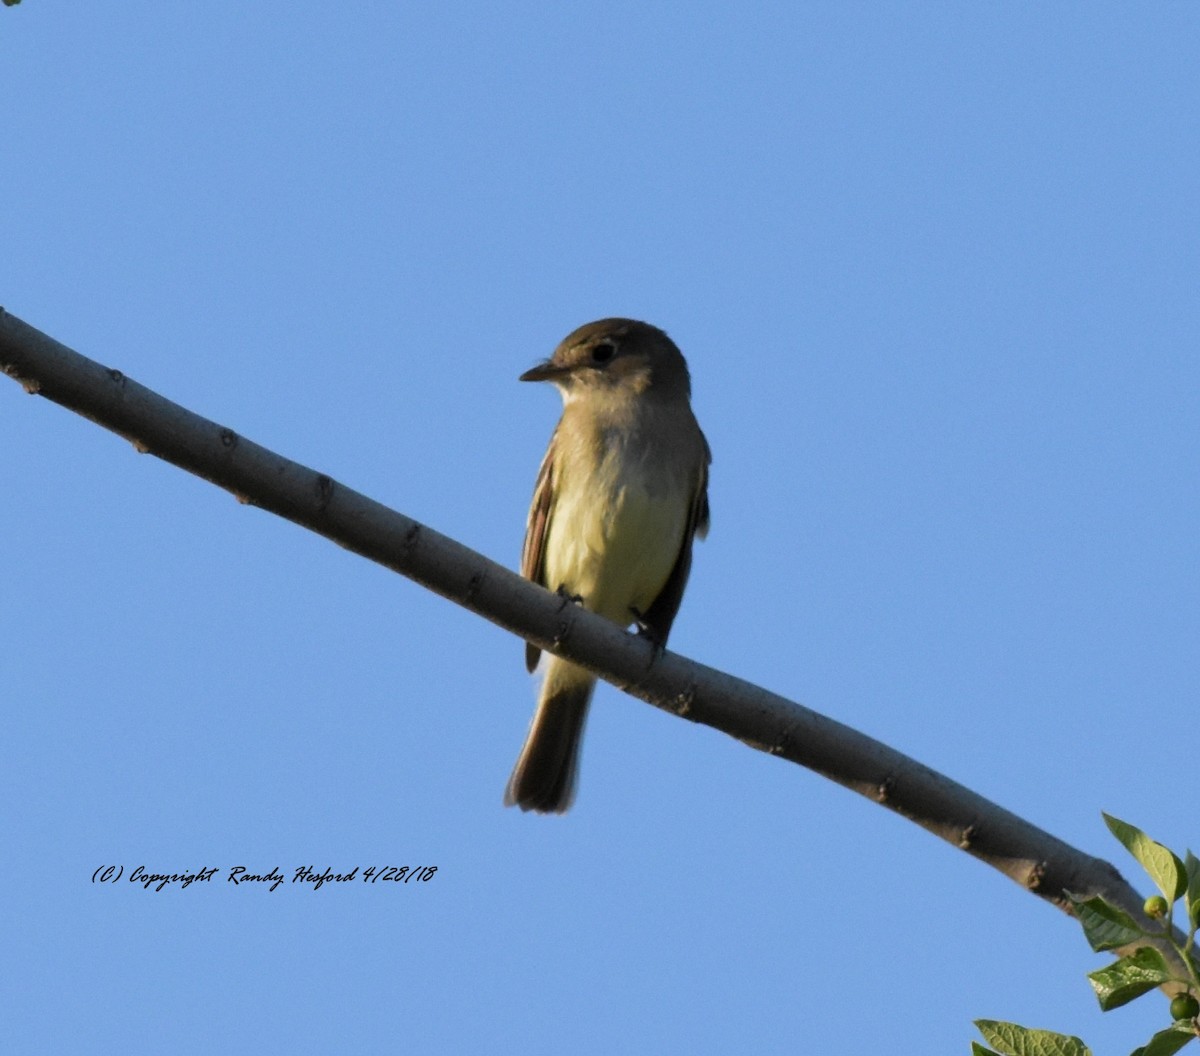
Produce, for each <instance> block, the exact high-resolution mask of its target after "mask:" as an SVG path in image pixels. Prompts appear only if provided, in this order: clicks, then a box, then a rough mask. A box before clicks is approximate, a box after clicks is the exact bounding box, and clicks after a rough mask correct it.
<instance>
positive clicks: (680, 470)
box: [504, 319, 712, 814]
mask: <svg viewBox="0 0 1200 1056" xmlns="http://www.w3.org/2000/svg"><path fill="white" fill-rule="evenodd" d="M520 380H521V381H549V382H552V383H553V384H554V385H555V386H557V388H558V390H559V392H560V393H561V394H562V398H563V414H562V418H561V419H560V420H559V423H558V427H557V428H556V429H555V430H554V435H553V436H552V437H551V438H550V447H549V448H548V449H547V451H546V457H545V458H543V459H542V466H541V469H540V470H539V471H538V478H537V485H536V486H535V488H534V493H533V505H532V506H531V507H530V510H529V522H528V524H527V526H526V529H525V547H524V550H523V552H522V555H521V574H522V575H523V576H525V577H526V578H527V579H531V580H533V582H535V583H540V584H541V585H542V586H544V587H547V588H548V589H550V590H556V591H558V592H559V593H561V594H563V595H564V596H567V597H570V598H571V599H573V600H575V601H577V602H578V603H579V604H581V605H582V606H583V607H584V608H585V609H588V610H589V611H591V612H595V613H599V614H600V615H601V616H603V617H605V618H606V619H609V620H612V622H613V623H615V624H618V625H619V626H621V627H628V626H629V625H630V624H631V623H636V624H637V625H638V630H639V633H641V634H644V635H646V636H648V637H649V638H650V639H651V640H652V641H653V642H654V643H655V644H656V645H657V646H658V647H660V648H661V647H662V646H664V645H665V644H666V641H667V635H668V634H669V633H670V631H671V624H672V622H673V621H674V619H675V614H676V613H677V612H678V611H679V602H680V600H681V599H682V597H683V588H684V586H685V585H686V583H687V578H688V571H689V569H690V568H691V563H692V539H693V538H694V537H695V536H696V535H699V536H700V537H701V538H703V537H704V535H705V534H706V533H707V531H708V466H709V463H710V462H711V461H712V456H711V455H710V453H709V449H708V442H707V441H706V440H705V439H704V434H703V433H702V432H701V431H700V426H699V425H698V424H697V423H696V418H695V416H694V415H693V414H692V407H691V379H690V378H689V376H688V369H687V363H686V361H685V360H684V358H683V353H681V352H680V351H679V349H678V348H677V347H676V346H675V342H673V341H672V340H671V339H670V338H669V337H667V335H666V334H665V333H663V332H662V331H661V330H659V329H657V328H656V327H653V326H650V325H649V324H648V323H639V322H636V321H635V320H633V319H601V320H599V321H598V322H595V323H588V324H587V325H586V326H581V327H580V328H579V329H578V330H576V331H575V332H574V333H572V334H569V335H568V336H567V337H566V338H565V339H564V340H563V342H562V344H560V345H559V346H558V348H556V349H555V350H554V354H553V355H552V356H551V357H550V358H549V359H548V360H546V361H545V362H544V363H542V364H540V365H538V366H536V367H534V368H533V369H532V370H527V371H526V372H525V373H524V374H522V375H521V379H520ZM539 653H540V650H539V649H538V648H537V647H536V646H534V645H528V644H527V645H526V647H525V664H526V667H528V669H529V670H530V671H533V669H534V668H535V667H536V666H537V663H538V656H539ZM595 685H596V677H595V676H594V675H592V674H591V673H590V672H588V671H586V670H584V669H583V668H581V667H576V666H575V665H574V664H572V663H570V662H569V661H567V660H563V659H560V658H559V657H556V656H550V657H548V658H547V663H546V671H545V679H544V681H543V683H542V688H541V694H540V696H539V698H538V705H537V711H536V712H535V713H534V716H533V722H532V724H531V725H530V728H529V735H528V737H527V738H526V740H525V747H524V748H523V749H522V750H521V755H520V758H519V759H517V765H516V767H515V768H514V769H513V772H512V777H511V778H509V782H508V789H507V791H506V792H505V795H504V802H505V804H506V805H508V806H512V805H514V804H515V805H516V806H518V807H520V808H521V809H522V810H533V811H537V812H539V813H558V814H561V813H562V812H563V811H565V810H566V809H567V808H568V807H569V806H570V805H571V800H572V798H573V796H574V793H575V774H576V770H577V769H578V765H579V744H580V740H581V738H582V737H583V727H584V721H585V720H586V719H587V712H588V704H589V702H590V701H591V699H592V690H593V689H594V688H595Z"/></svg>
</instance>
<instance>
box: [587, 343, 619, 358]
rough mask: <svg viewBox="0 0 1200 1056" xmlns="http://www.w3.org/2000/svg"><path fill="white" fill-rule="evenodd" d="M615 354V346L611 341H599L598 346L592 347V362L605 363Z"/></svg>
mask: <svg viewBox="0 0 1200 1056" xmlns="http://www.w3.org/2000/svg"><path fill="white" fill-rule="evenodd" d="M616 354H617V346H616V345H614V344H613V343H612V342H611V341H601V342H600V343H599V344H598V345H593V346H592V362H593V363H607V362H608V361H609V360H610V359H612V358H613V356H615V355H616Z"/></svg>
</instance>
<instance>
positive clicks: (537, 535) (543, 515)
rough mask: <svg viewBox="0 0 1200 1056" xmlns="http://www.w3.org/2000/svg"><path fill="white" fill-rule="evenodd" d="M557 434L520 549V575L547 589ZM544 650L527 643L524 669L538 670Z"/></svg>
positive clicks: (545, 459)
mask: <svg viewBox="0 0 1200 1056" xmlns="http://www.w3.org/2000/svg"><path fill="white" fill-rule="evenodd" d="M557 437H558V430H557V429H556V430H555V432H554V436H552V437H551V438H550V446H549V447H547V448H546V454H545V456H544V457H543V458H542V464H541V466H540V467H539V468H538V475H537V483H536V484H535V485H534V486H533V502H532V504H531V505H530V507H529V519H528V520H527V521H526V522H525V544H524V546H522V547H521V575H523V576H524V577H525V578H526V579H528V580H531V581H532V582H534V583H537V584H539V585H541V586H543V587H544V586H545V585H546V580H545V575H544V567H543V566H544V563H545V556H546V529H547V528H548V527H549V524H550V504H551V499H552V497H553V494H554V479H553V478H554V442H555V440H556V439H557ZM539 656H541V650H540V649H539V648H538V647H537V646H536V645H531V644H530V643H529V642H526V643H525V667H526V669H527V670H529V671H532V670H533V669H534V668H535V667H537V663H538V657H539Z"/></svg>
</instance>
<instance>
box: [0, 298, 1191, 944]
mask: <svg viewBox="0 0 1200 1056" xmlns="http://www.w3.org/2000/svg"><path fill="white" fill-rule="evenodd" d="M0 368H2V369H3V371H4V373H5V374H7V375H8V376H10V377H12V378H13V379H15V380H16V381H18V382H20V383H21V384H22V385H23V386H24V387H25V389H26V391H27V392H30V393H36V394H37V395H40V396H44V397H45V398H46V399H48V400H51V401H53V402H54V403H58V404H61V405H62V406H64V407H67V408H69V409H70V410H73V411H75V412H77V413H79V414H81V415H83V416H85V417H87V418H90V419H91V420H92V421H94V422H96V423H98V424H99V425H102V426H104V427H105V428H106V429H110V430H112V431H113V432H115V433H118V434H119V435H121V436H124V437H126V438H127V439H128V440H130V441H131V442H132V443H133V445H134V447H136V448H137V449H138V450H139V451H144V452H149V453H151V454H154V455H157V456H158V457H159V458H162V459H165V460H166V461H168V462H171V463H173V464H174V465H177V466H179V467H180V468H181V469H186V470H187V471H188V472H189V473H194V474H196V475H197V476H200V477H203V478H204V479H205V480H208V481H211V482H212V483H214V484H217V485H219V486H220V487H222V488H225V489H226V490H228V491H230V492H232V493H233V494H234V495H235V496H237V498H238V499H239V500H240V501H241V502H244V503H249V504H251V505H254V506H259V507H261V508H262V509H264V510H270V511H271V512H272V513H276V514H278V515H279V516H280V517H285V518H287V519H288V520H290V521H293V522H295V523H296V524H300V525H303V526H304V527H305V528H308V529H310V530H312V531H314V532H317V533H319V534H321V535H323V536H325V537H327V538H329V539H332V540H333V541H334V542H336V543H338V544H339V545H341V546H344V547H345V548H346V549H348V550H353V551H354V552H355V553H358V554H361V555H362V556H363V557H366V558H369V559H370V560H372V561H375V562H378V563H379V564H381V565H384V566H385V567H387V568H390V569H392V570H393V571H395V572H399V573H400V574H401V575H404V576H407V577H408V578H410V579H413V580H416V582H418V583H420V584H421V585H422V586H425V587H428V588H429V589H430V590H433V591H435V592H436V593H438V594H441V595H442V596H443V597H446V598H449V599H450V600H451V601H453V602H455V603H456V604H458V605H461V606H463V607H464V608H467V609H470V610H471V611H472V612H475V613H478V614H479V615H481V616H484V617H485V618H487V619H489V620H491V621H492V622H493V623H495V624H498V625H499V626H500V627H503V628H504V629H505V630H507V631H511V632H512V633H513V634H515V635H517V636H519V637H520V638H522V639H525V640H526V641H530V642H533V643H534V644H535V645H537V646H539V647H540V648H542V649H546V650H549V651H550V652H554V653H557V654H559V655H561V656H565V657H567V658H568V659H570V660H572V661H574V662H576V663H578V664H581V665H582V666H584V667H586V668H588V669H590V670H592V671H594V672H595V673H596V674H598V675H599V676H600V677H602V678H604V679H606V680H608V681H609V682H611V683H613V685H615V686H617V687H618V688H620V689H622V690H624V691H625V692H627V693H630V694H632V695H633V696H636V697H639V698H640V699H642V700H644V701H647V702H649V703H651V704H654V705H655V706H656V707H659V708H662V709H663V710H665V711H669V712H671V713H672V714H675V715H678V716H680V717H681V718H687V719H690V720H692V721H693V722H700V723H703V724H704V725H706V726H711V727H712V728H713V729H717V730H720V731H722V732H723V733H727V734H729V735H730V736H731V737H736V738H738V739H739V740H741V741H743V742H744V743H746V744H748V745H750V746H751V747H753V748H757V749H759V750H760V751H765V752H767V753H768V754H770V755H777V756H779V757H781V758H783V759H787V760H789V761H790V762H793V763H799V764H800V765H801V766H805V767H808V768H809V769H811V770H815V771H816V772H817V773H819V774H823V775H824V776H825V777H828V778H830V779H831V780H833V781H836V782H838V784H841V785H844V786H846V787H847V788H850V789H853V790H854V791H855V792H858V793H859V794H860V795H863V796H866V797H867V798H868V799H871V800H873V801H875V802H876V803H879V804H881V805H883V806H885V807H888V808H889V809H891V810H893V811H895V812H896V813H897V814H901V815H903V816H904V817H906V818H908V819H909V820H910V821H914V822H916V823H917V824H918V825H920V826H921V827H922V828H925V829H928V830H929V831H930V832H932V833H934V834H935V835H937V836H940V837H941V838H942V839H944V840H946V841H948V842H949V843H952V844H953V845H954V846H956V847H958V848H960V849H961V850H964V851H966V852H967V853H969V854H972V855H974V856H975V857H976V858H978V859H980V860H981V861H983V862H986V863H987V864H988V865H990V866H992V867H993V868H995V869H998V870H1000V872H1002V873H1004V875H1005V876H1007V877H1009V878H1010V879H1012V880H1014V881H1016V882H1017V883H1018V884H1020V885H1021V886H1022V887H1024V888H1026V889H1027V890H1029V891H1031V892H1033V893H1034V894H1035V895H1037V896H1038V897H1040V898H1043V899H1046V900H1047V901H1049V902H1051V903H1052V904H1054V905H1056V906H1057V907H1058V908H1059V909H1063V910H1065V911H1067V912H1070V903H1069V900H1068V899H1067V897H1066V892H1068V891H1070V892H1072V893H1074V894H1077V895H1081V896H1084V897H1090V896H1092V895H1101V896H1103V897H1104V898H1105V899H1107V900H1108V901H1109V902H1111V903H1113V904H1115V905H1118V906H1120V907H1122V908H1123V909H1125V910H1126V911H1127V912H1128V913H1130V914H1132V915H1133V916H1134V918H1135V919H1138V920H1145V918H1144V917H1143V916H1142V912H1141V911H1142V898H1141V896H1140V895H1139V894H1138V893H1137V891H1135V890H1134V889H1133V888H1132V887H1131V886H1130V885H1129V884H1128V883H1127V882H1126V881H1125V880H1124V879H1123V878H1122V876H1121V875H1120V873H1118V871H1117V870H1116V868H1115V867H1114V866H1112V865H1111V864H1109V863H1108V862H1106V861H1103V860H1101V859H1098V858H1094V857H1092V856H1091V855H1088V854H1085V853H1083V852H1082V851H1079V850H1077V849H1075V848H1074V847H1071V846H1070V845H1068V844H1066V843H1064V842H1063V841H1061V840H1059V839H1057V838H1055V837H1054V836H1051V835H1050V834H1049V833H1047V832H1044V831H1043V830H1041V829H1039V828H1037V827H1036V826H1034V825H1031V824H1030V823H1028V822H1027V821H1024V820H1023V819H1021V818H1019V817H1017V816H1016V815H1015V814H1012V813H1010V812H1009V811H1007V810H1004V809H1003V808H1002V807H999V806H997V805H996V804H994V803H992V802H990V801H989V800H986V799H984V798H983V797H982V796H980V795H977V794H976V793H974V792H972V791H971V790H970V789H967V788H964V787H963V786H962V785H960V784H957V783H956V782H954V781H952V780H950V779H949V778H948V777H945V776H944V775H942V774H939V773H937V772H936V771H934V770H931V769H930V768H929V767H927V766H923V765H922V764H921V763H919V762H917V761H916V760H914V759H910V758H909V757H908V756H905V755H903V754H901V753H900V752H897V751H894V750H893V749H891V748H889V747H888V746H887V745H884V744H881V743H880V742H879V741H876V740H873V739H872V738H870V737H867V736H866V735H865V734H862V733H859V732H858V731H856V730H853V729H851V728H850V727H848V726H844V725H842V724H841V723H839V722H835V721H834V720H833V719H829V718H826V717H825V716H823V715H820V714H818V713H817V712H814V711H812V710H810V709H808V708H806V707H804V706H802V705H800V704H796V703H793V702H792V701H789V700H786V699H784V698H783V697H780V696H778V695H776V694H774V693H770V692H768V691H767V690H764V689H761V688H759V687H758V686H755V685H752V684H750V683H748V682H744V681H742V680H741V679H738V678H734V677H733V676H731V675H727V674H724V673H722V672H720V671H716V670H714V669H712V668H708V667H705V666H704V665H702V664H698V663H696V662H695V661H691V660H688V659H686V658H685V657H682V656H679V655H678V654H675V653H670V652H667V653H664V654H662V655H661V656H660V657H658V658H657V659H656V658H655V656H654V653H653V649H652V648H651V646H650V645H649V644H648V643H647V642H645V641H644V640H642V639H639V638H637V637H635V636H633V635H631V634H627V633H626V632H625V631H623V630H621V629H619V628H617V627H615V626H614V625H613V624H611V623H609V622H608V621H606V620H604V619H602V618H600V617H598V616H595V615H593V614H591V613H589V612H586V611H584V610H583V609H581V608H580V607H579V606H577V605H573V604H570V603H569V602H565V601H564V599H563V598H561V597H559V596H558V595H556V594H552V593H550V592H549V591H546V590H543V589H542V588H541V587H539V586H536V585H535V584H533V583H530V582H528V581H527V580H525V579H522V578H521V577H520V576H518V575H517V574H516V573H514V572H511V571H509V570H508V569H506V568H504V567H502V566H501V565H498V564H496V563H495V562H493V561H490V560H488V559H487V558H485V557H483V556H482V555H481V554H477V553H475V551H473V550H470V549H468V548H467V547H465V546H462V545H461V544H459V543H456V542H455V541H454V540H452V539H449V538H447V537H446V536H443V535H440V534H438V533H437V532H435V531H433V530H432V529H431V528H427V527H426V526H425V525H422V524H419V523H418V522H416V521H414V520H412V519H411V518H409V517H405V516H404V515H403V514H401V513H397V512H395V511H394V510H390V509H388V508H387V507H386V506H383V505H382V504H380V503H378V502H375V501H374V500H372V499H369V498H367V497H366V496H365V495H360V494H359V493H358V492H356V491H352V490H351V489H350V488H347V487H345V486H344V485H342V484H340V483H338V482H337V481H335V480H333V478H331V477H329V476H326V475H325V474H323V473H318V472H316V471H315V470H312V469H308V468H307V467H305V466H302V465H300V464H298V463H296V462H292V461H290V460H289V459H286V458H284V457H283V456H282V455H277V454H275V453H274V452H273V451H269V450H267V449H266V448H264V447H260V446H259V445H258V444H255V443H253V442H252V441H249V440H247V439H245V438H244V437H241V436H239V435H238V434H237V433H235V432H234V431H233V430H232V429H228V428H225V427H224V426H220V425H217V424H216V423H215V422H211V421H209V420H207V419H206V418H202V417H200V416H199V415H197V414H193V413H192V412H191V411H189V410H187V409H186V408H183V407H180V406H179V405H178V404H175V403H172V402H171V401H169V400H167V399H164V398H163V397H162V396H159V395H157V394H156V393H154V392H151V391H150V390H149V389H147V388H145V387H144V386H142V385H139V384H138V383H137V382H135V381H133V380H132V379H130V378H127V377H125V376H124V375H123V374H122V373H121V372H120V371H118V370H111V369H109V368H107V367H104V366H101V365H100V364H99V363H96V362H94V361H92V360H90V359H87V358H85V357H84V356H81V355H79V354H78V353H76V352H73V351H71V350H70V349H69V348H66V347H65V346H64V345H61V344H59V343H58V342H57V341H55V340H53V339H52V338H50V337H48V336H47V335H45V334H43V333H41V332H40V331H38V330H35V329H34V328H33V327H31V326H29V325H28V324H27V323H24V322H22V321H21V320H20V319H17V318H16V317H15V316H13V315H10V314H9V313H7V312H5V311H4V309H2V308H0ZM1164 952H1167V953H1168V956H1172V955H1171V954H1170V951H1169V947H1165V946H1164Z"/></svg>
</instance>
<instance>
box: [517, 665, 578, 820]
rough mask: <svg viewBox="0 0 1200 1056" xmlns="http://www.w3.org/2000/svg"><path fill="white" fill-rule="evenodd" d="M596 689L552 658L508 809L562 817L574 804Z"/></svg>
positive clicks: (518, 765) (569, 667)
mask: <svg viewBox="0 0 1200 1056" xmlns="http://www.w3.org/2000/svg"><path fill="white" fill-rule="evenodd" d="M595 687H596V679H595V677H594V676H593V675H591V674H589V673H588V672H587V671H585V670H584V669H583V668H581V667H576V666H575V665H574V664H571V663H567V661H565V660H559V659H557V658H554V657H550V658H549V663H548V664H547V665H546V678H545V681H544V682H543V683H542V691H541V694H540V695H539V697H538V706H537V711H536V712H534V715H533V722H532V724H531V725H530V727H529V735H528V736H527V737H526V738H525V747H524V748H522V749H521V755H520V757H519V758H518V759H517V765H516V766H515V767H513V772H512V777H510V778H509V779H508V788H507V789H506V790H505V792H504V805H505V806H507V807H511V806H514V805H515V806H518V807H520V808H521V809H522V810H532V811H536V812H537V813H539V814H562V813H563V812H565V811H566V809H567V808H568V807H569V806H570V805H571V800H572V799H573V798H574V797H575V772H576V770H577V769H578V767H579V744H580V741H582V739H583V726H584V722H585V721H586V720H587V713H588V704H589V703H590V702H591V699H592V690H593V689H595Z"/></svg>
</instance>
